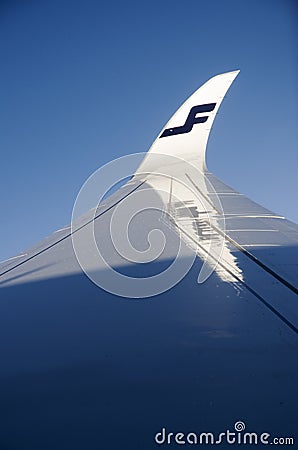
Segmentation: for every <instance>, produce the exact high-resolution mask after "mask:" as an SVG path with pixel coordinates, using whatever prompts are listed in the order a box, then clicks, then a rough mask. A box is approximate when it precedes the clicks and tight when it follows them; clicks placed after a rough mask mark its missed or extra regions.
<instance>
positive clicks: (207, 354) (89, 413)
mask: <svg viewBox="0 0 298 450" xmlns="http://www.w3.org/2000/svg"><path fill="white" fill-rule="evenodd" d="M237 74H238V71H235V72H229V73H224V74H221V75H218V76H216V77H213V78H212V79H210V80H209V81H208V82H207V83H205V84H204V85H203V86H202V87H201V88H200V89H198V90H197V91H196V92H195V93H194V94H193V95H192V96H191V97H190V98H189V99H188V100H186V102H185V103H184V104H183V105H182V106H181V108H179V109H178V111H177V112H176V113H175V114H174V116H173V117H172V118H171V119H170V120H169V122H168V123H167V124H166V125H165V127H164V128H163V129H162V130H161V132H160V134H159V135H158V137H157V138H156V140H155V141H154V143H153V144H152V147H151V148H150V150H149V151H148V152H147V154H146V155H145V156H144V155H137V156H134V157H133V159H132V162H131V161H130V158H128V159H127V158H125V159H123V160H121V161H120V162H119V164H120V165H117V167H116V169H117V170H118V169H119V170H120V173H121V176H122V178H125V176H127V174H128V173H129V171H131V166H133V165H135V164H136V162H138V164H137V165H138V168H137V169H136V170H135V169H134V170H133V172H132V173H131V175H132V177H131V178H130V180H129V181H128V182H127V183H125V184H124V185H123V186H122V187H121V188H120V189H119V190H117V191H116V192H114V193H113V194H112V195H110V196H109V197H107V198H104V199H103V201H102V202H100V203H99V204H98V198H99V193H98V192H99V191H97V189H98V190H100V189H102V187H103V186H107V185H108V183H109V182H110V176H109V174H110V172H109V171H106V172H102V171H100V172H98V173H96V174H95V176H94V177H90V179H89V180H88V181H87V182H86V184H85V185H84V186H83V188H82V190H81V191H80V193H79V195H78V198H77V201H76V204H75V207H74V214H73V220H72V223H71V225H70V226H67V227H64V228H62V229H60V230H57V231H56V232H55V233H53V234H52V235H51V236H49V237H48V238H46V239H44V240H43V241H41V242H40V243H38V244H37V245H36V246H34V247H32V248H31V249H29V250H27V251H25V252H24V253H23V254H21V255H17V256H16V257H14V258H11V259H9V260H7V261H5V262H3V263H2V264H0V288H1V289H0V299H1V301H0V343H1V344H0V346H1V351H0V355H1V369H0V380H1V382H0V393H1V397H0V398H1V403H0V417H1V430H0V448H1V449H2V448H3V449H27V448H28V449H30V450H34V449H38V450H40V449H43V450H47V449H49V450H52V449H58V450H60V449H61V450H62V449H72V450H75V449H88V450H93V449H94V450H95V449H105V450H108V449H113V450H114V449H130V450H133V449H138V450H139V449H154V448H156V447H158V446H164V447H168V446H169V447H173V448H178V447H179V448H180V447H181V445H195V444H198V445H200V444H202V445H203V444H208V443H209V444H215V443H217V444H220V445H221V446H222V448H230V447H231V444H235V445H238V446H240V447H242V446H243V447H244V446H246V445H247V443H252V444H266V443H269V444H270V443H272V444H279V445H286V444H288V445H293V443H294V442H295V439H296V442H297V435H296V434H295V433H297V430H296V429H297V426H296V424H297V381H296V380H297V368H298V364H297V343H298V339H297V328H298V303H297V293H298V291H297V289H298V265H297V263H298V258H297V255H298V254H297V249H298V226H297V225H296V224H294V223H292V222H290V221H288V220H286V219H285V218H284V217H281V216H279V215H277V214H275V213H273V212H271V211H269V210H267V209H265V208H263V207H262V206H260V205H258V204H256V203H255V202H253V201H251V200H250V199H248V198H246V197H245V196H244V195H242V194H240V193H238V192H236V191H235V190H233V189H232V188H231V187H229V186H227V185H226V184H224V183H223V182H222V181H220V180H218V179H217V178H216V177H215V176H214V175H213V174H211V173H210V172H209V171H208V168H207V166H206V162H205V152H206V146H207V141H208V137H209V133H210V130H211V126H212V123H213V121H214V119H215V116H216V113H217V111H218V109H219V107H220V104H221V102H222V100H223V98H224V96H225V94H226V92H227V90H228V89H229V87H230V85H231V83H232V82H233V80H234V79H235V77H236V76H237ZM117 164H118V163H117ZM127 165H128V166H129V167H128V166H127ZM114 169H115V166H111V170H114ZM123 174H124V175H123ZM118 178H119V177H118ZM120 178H121V177H120ZM94 201H95V203H94ZM93 203H94V204H93ZM87 206H88V207H87ZM85 208H86V209H85ZM286 440H289V441H286Z"/></svg>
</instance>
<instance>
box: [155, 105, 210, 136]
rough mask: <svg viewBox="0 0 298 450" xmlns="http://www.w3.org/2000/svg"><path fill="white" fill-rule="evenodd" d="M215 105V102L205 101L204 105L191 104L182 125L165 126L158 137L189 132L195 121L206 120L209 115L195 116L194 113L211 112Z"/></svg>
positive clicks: (202, 121)
mask: <svg viewBox="0 0 298 450" xmlns="http://www.w3.org/2000/svg"><path fill="white" fill-rule="evenodd" d="M215 106H216V103H206V104H205V105H198V106H193V107H192V108H191V110H190V111H189V114H188V117H187V119H186V121H185V124H184V125H182V126H181V127H175V128H167V129H166V130H164V132H163V133H162V135H161V136H160V137H161V138H162V137H167V136H174V135H175V134H183V133H189V132H190V131H191V130H192V127H193V126H194V125H195V124H196V123H204V122H206V121H207V119H208V117H209V116H199V117H196V115H197V114H199V113H207V112H211V111H213V110H214V108H215Z"/></svg>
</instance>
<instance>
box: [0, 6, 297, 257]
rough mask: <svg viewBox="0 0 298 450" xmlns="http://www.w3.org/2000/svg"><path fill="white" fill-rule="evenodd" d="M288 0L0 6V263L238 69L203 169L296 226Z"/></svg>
mask: <svg viewBox="0 0 298 450" xmlns="http://www.w3.org/2000/svg"><path fill="white" fill-rule="evenodd" d="M297 18H298V7H297V2H295V1H294V0H250V1H244V0H242V1H241V0H222V1H220V0H218V1H212V0H211V1H206V0H204V1H200V0H195V1H192V0H190V1H185V2H182V1H176V0H171V1H167V0H159V1H156V0H151V1H150V2H142V1H133V2H132V1H129V0H128V1H113V2H106V3H105V2H103V1H90V0H86V1H76V0H73V1H70V0H69V1H66V0H59V1H57V0H51V1H47V0H44V1H34V0H31V1H23V2H21V1H13V0H12V1H10V2H8V1H6V2H5V1H4V2H1V3H0V58H1V59H0V61H1V66H0V81H1V82H0V99H1V101H0V149H1V169H0V170H1V177H0V187H1V204H0V207H1V235H0V236H1V238H0V239H1V246H0V260H2V259H5V258H7V257H10V256H13V255H14V254H16V253H17V252H19V251H21V250H23V249H25V248H27V247H29V246H31V245H32V244H34V243H35V242H36V241H38V240H40V239H41V238H43V237H45V236H46V235H48V234H50V233H51V232H53V231H55V229H58V228H60V227H61V226H63V225H65V224H67V223H69V222H70V216H71V211H72V206H73V202H74V200H75V197H76V195H77V192H78V190H79V189H80V187H81V185H82V183H83V182H84V181H85V179H86V178H87V177H88V176H89V175H90V174H91V173H92V172H93V171H94V170H95V169H97V168H98V167H99V166H101V165H102V164H103V163H106V162H108V161H110V160H111V159H113V158H116V157H119V156H122V155H126V154H129V153H132V152H138V151H146V150H147V149H148V148H149V147H150V144H151V142H152V141H153V139H154V138H155V137H156V135H157V133H158V132H159V131H160V129H161V128H162V126H163V125H164V123H165V122H166V121H167V120H168V118H169V116H170V115H171V114H172V113H173V112H174V111H175V109H176V108H177V107H178V106H179V105H180V104H181V103H182V102H183V101H184V100H185V99H186V98H187V97H188V96H189V95H190V94H191V93H192V92H193V91H194V90H195V89H197V88H198V87H199V86H200V85H201V84H202V83H203V82H205V81H206V80H207V79H208V78H210V77H212V76H213V75H215V74H218V73H221V72H225V71H229V70H234V69H240V70H241V73H240V75H239V76H238V78H237V79H236V82H235V83H234V84H233V86H232V87H231V90H230V91H229V93H228V95H227V98H226V99H225V100H224V102H223V104H222V107H221V110H220V112H219V115H218V117H217V118H216V121H215V123H214V127H213V130H212V133H211V136H210V140H209V145H208V165H209V169H210V170H211V171H212V172H214V173H215V174H216V175H217V176H218V177H219V178H221V179H222V180H223V181H225V182H227V183H228V184H230V185H231V186H233V187H234V188H236V189H237V190H239V191H240V192H242V193H244V194H246V195H248V196H249V197H251V198H252V199H254V200H256V201H257V202H259V203H261V204H263V205H264V206H266V207H268V208H269V209H272V210H273V211H275V212H277V213H280V214H283V215H285V216H287V217H288V218H289V219H292V220H294V221H296V222H298V207H297V203H298V202H297V194H298V174H297V172H298V170H297V169H298V154H297V143H298V138H297V128H298V127H297V110H298V101H297V97H298V95H297V79H298V73H297V72H298V70H297V69H298V63H297V44H296V42H297V41H298V39H297V38H298V36H297V35H298V32H297V28H298V26H297Z"/></svg>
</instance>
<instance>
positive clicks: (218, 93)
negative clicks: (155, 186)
mask: <svg viewBox="0 0 298 450" xmlns="http://www.w3.org/2000/svg"><path fill="white" fill-rule="evenodd" d="M238 73H239V70H235V71H233V72H227V73H223V74H220V75H216V76H215V77H213V78H211V79H210V80H208V81H207V82H206V83H205V84H203V86H201V87H200V88H199V89H198V90H197V91H196V92H194V93H193V94H192V95H191V96H190V97H189V98H188V99H187V100H186V101H185V102H184V103H183V105H182V106H181V107H180V108H179V109H178V110H177V111H176V112H175V114H174V115H173V116H172V117H171V119H170V120H169V121H168V123H167V124H166V125H165V127H164V128H163V129H162V131H161V133H160V134H159V136H158V137H157V138H156V140H155V141H154V142H153V144H152V146H151V148H150V149H149V151H148V156H149V155H151V154H153V153H155V154H166V155H171V156H176V157H179V158H182V159H184V160H186V161H188V162H191V163H193V164H195V166H196V167H197V168H198V169H199V170H201V171H205V170H206V162H205V153H206V146H207V142H208V137H209V134H210V130H211V127H212V124H213V121H214V119H215V116H216V113H217V111H218V109H219V107H220V104H221V102H222V100H223V98H224V96H225V94H226V92H227V91H228V89H229V87H230V86H231V84H232V82H233V81H234V79H235V78H236V76H237V75H238ZM151 161H152V158H148V157H145V159H144V160H143V162H142V164H141V165H140V167H139V168H138V170H137V172H136V175H137V174H140V173H144V172H147V173H148V172H149V173H150V172H152V169H153V168H152V167H151ZM153 171H154V169H153Z"/></svg>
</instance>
